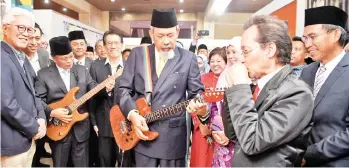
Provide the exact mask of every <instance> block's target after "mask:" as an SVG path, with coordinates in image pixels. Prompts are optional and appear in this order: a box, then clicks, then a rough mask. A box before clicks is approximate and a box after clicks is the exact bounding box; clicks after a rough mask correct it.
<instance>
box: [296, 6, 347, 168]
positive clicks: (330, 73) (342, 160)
mask: <svg viewBox="0 0 349 168" xmlns="http://www.w3.org/2000/svg"><path fill="white" fill-rule="evenodd" d="M347 19H348V14H347V13H345V12H344V11H343V10H341V9H339V8H337V7H334V6H324V7H318V8H311V9H307V10H305V23H304V26H305V28H304V35H303V41H304V43H305V46H306V48H307V49H308V52H309V53H310V56H311V58H312V59H313V60H314V61H317V62H314V63H312V64H310V65H308V66H307V67H305V68H304V69H303V72H302V75H301V79H303V80H304V81H305V82H306V83H307V84H308V85H309V86H311V87H312V89H313V92H314V97H313V99H314V101H315V102H314V105H315V107H314V126H313V128H312V130H311V134H310V139H309V142H310V144H311V145H310V146H309V147H308V149H307V152H306V154H305V156H304V160H305V166H311V167H332V166H333V167H346V166H348V165H349V94H348V93H349V85H348V79H349V54H348V53H346V52H345V51H344V49H343V48H344V46H345V43H346V40H347V38H346V37H347V32H346V31H345V26H346V25H347Z"/></svg>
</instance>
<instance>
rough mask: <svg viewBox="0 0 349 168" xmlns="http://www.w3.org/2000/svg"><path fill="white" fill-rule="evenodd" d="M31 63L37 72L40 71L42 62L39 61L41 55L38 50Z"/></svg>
mask: <svg viewBox="0 0 349 168" xmlns="http://www.w3.org/2000/svg"><path fill="white" fill-rule="evenodd" d="M29 62H30V64H31V65H32V67H33V69H34V71H35V74H36V75H37V74H38V71H39V70H40V69H41V67H40V63H39V55H38V53H37V52H36V53H35V54H34V56H33V58H32V59H31V60H29Z"/></svg>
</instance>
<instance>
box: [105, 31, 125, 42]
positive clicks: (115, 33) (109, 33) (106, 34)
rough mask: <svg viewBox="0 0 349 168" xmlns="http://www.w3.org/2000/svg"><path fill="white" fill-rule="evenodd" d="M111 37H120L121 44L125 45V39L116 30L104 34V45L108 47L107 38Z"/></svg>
mask: <svg viewBox="0 0 349 168" xmlns="http://www.w3.org/2000/svg"><path fill="white" fill-rule="evenodd" d="M109 35H117V36H119V37H120V40H121V43H124V41H123V38H122V37H121V36H120V35H119V34H118V33H117V32H116V31H114V30H109V31H106V32H105V33H104V34H103V45H106V41H105V40H106V38H107V36H109Z"/></svg>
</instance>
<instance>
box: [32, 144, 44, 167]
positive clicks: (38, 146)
mask: <svg viewBox="0 0 349 168" xmlns="http://www.w3.org/2000/svg"><path fill="white" fill-rule="evenodd" d="M46 141H47V139H46V138H45V137H44V138H42V139H38V140H36V142H35V143H36V151H35V154H34V157H33V163H32V166H33V167H38V166H40V159H41V157H42V156H43V155H44V154H45V153H46V150H45V142H46Z"/></svg>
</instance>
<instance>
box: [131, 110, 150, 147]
mask: <svg viewBox="0 0 349 168" xmlns="http://www.w3.org/2000/svg"><path fill="white" fill-rule="evenodd" d="M128 120H129V121H131V122H132V124H133V126H134V127H133V129H134V130H135V132H136V135H137V137H138V138H139V139H141V140H148V137H147V136H145V135H144V134H143V132H144V131H149V128H148V125H147V123H146V121H145V118H144V117H142V116H141V115H139V114H138V113H137V112H135V111H133V110H132V111H130V114H129V115H128Z"/></svg>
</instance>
